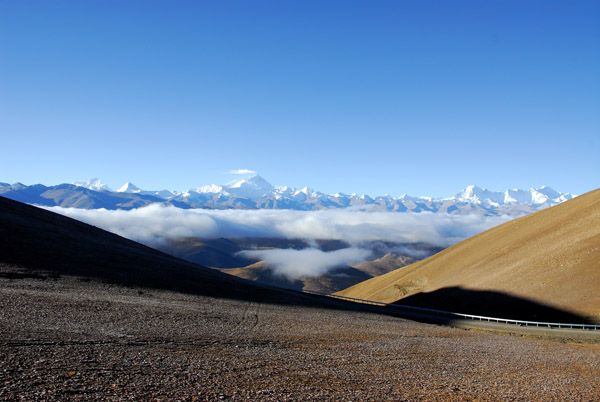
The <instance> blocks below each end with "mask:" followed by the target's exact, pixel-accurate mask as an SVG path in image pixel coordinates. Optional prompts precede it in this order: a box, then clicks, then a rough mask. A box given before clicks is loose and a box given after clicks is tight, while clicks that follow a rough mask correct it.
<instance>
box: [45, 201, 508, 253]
mask: <svg viewBox="0 0 600 402" xmlns="http://www.w3.org/2000/svg"><path fill="white" fill-rule="evenodd" d="M47 209H48V210H50V211H52V212H56V213H59V214H62V215H66V216H68V217H71V218H74V219H77V220H80V221H83V222H86V223H89V224H91V225H94V226H97V227H100V228H102V229H105V230H108V231H110V232H113V233H117V234H119V235H121V236H123V237H127V238H129V239H132V240H135V241H139V242H141V243H145V244H148V245H158V244H160V243H162V242H164V241H166V240H168V239H174V238H179V237H192V236H195V237H202V238H220V237H224V238H243V237H270V238H286V239H306V240H314V239H335V240H344V241H346V242H348V243H350V244H351V245H359V244H360V243H362V242H368V241H389V242H397V243H416V242H425V243H429V244H433V245H435V246H440V247H448V246H450V245H452V244H454V243H457V242H459V241H461V240H464V239H466V238H468V237H470V236H473V235H475V234H477V233H480V232H482V231H484V230H487V229H490V228H492V227H494V226H497V225H499V224H501V223H504V222H506V221H508V220H510V218H509V217H506V216H502V217H497V216H494V217H489V216H480V215H449V214H441V213H425V212H424V213H419V214H415V213H399V212H359V211H345V210H339V209H336V210H326V211H290V210H266V209H261V210H205V209H180V208H176V207H173V206H164V205H160V204H152V205H149V206H146V207H143V208H138V209H133V210H129V211H124V210H106V209H91V210H87V209H77V208H61V207H50V208H47Z"/></svg>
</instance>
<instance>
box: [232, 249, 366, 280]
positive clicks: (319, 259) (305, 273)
mask: <svg viewBox="0 0 600 402" xmlns="http://www.w3.org/2000/svg"><path fill="white" fill-rule="evenodd" d="M239 254H241V255H242V256H244V257H248V258H257V259H260V260H262V261H265V262H266V263H267V265H268V266H269V267H271V268H272V269H273V271H274V272H275V273H276V274H278V275H283V276H286V277H288V278H292V279H297V278H302V277H317V276H321V275H323V274H324V273H326V272H327V271H328V270H329V269H331V268H335V267H338V266H340V265H347V264H351V263H354V262H362V261H365V260H366V259H367V258H368V257H369V256H370V255H371V251H370V250H365V249H362V248H357V247H349V248H344V249H341V250H335V251H330V252H325V251H321V250H319V249H316V248H307V249H304V250H294V249H272V250H246V251H242V252H240V253H239Z"/></svg>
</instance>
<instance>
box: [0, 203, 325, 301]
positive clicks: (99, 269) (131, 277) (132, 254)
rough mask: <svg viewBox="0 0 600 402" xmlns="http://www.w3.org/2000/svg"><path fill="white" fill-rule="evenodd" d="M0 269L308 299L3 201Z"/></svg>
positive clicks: (21, 274)
mask: <svg viewBox="0 0 600 402" xmlns="http://www.w3.org/2000/svg"><path fill="white" fill-rule="evenodd" d="M0 267H1V269H0V275H1V276H3V277H7V278H27V277H41V278H44V277H52V276H56V275H72V276H78V277H87V278H95V279H100V280H104V281H108V282H113V283H119V284H124V285H131V286H143V287H152V288H159V289H172V290H177V291H184V292H187V293H193V294H199V295H207V296H215V297H226V298H235V299H245V300H257V299H260V300H261V301H268V302H277V303H292V304H295V303H304V302H306V300H308V298H307V297H306V296H303V295H299V294H294V293H289V292H285V291H279V290H273V289H267V288H265V287H263V286H260V285H257V284H253V283H252V282H249V281H246V280H243V279H239V278H235V277H232V276H230V275H226V274H223V273H221V272H219V271H216V270H213V269H210V268H206V267H203V266H201V265H197V264H194V263H191V262H188V261H184V260H181V259H178V258H175V257H173V256H171V255H168V254H165V253H162V252H160V251H157V250H154V249H152V248H150V247H146V246H144V245H141V244H139V243H136V242H133V241H131V240H128V239H125V238H123V237H120V236H118V235H115V234H113V233H109V232H106V231H104V230H102V229H98V228H96V227H94V226H91V225H88V224H85V223H82V222H79V221H76V220H74V219H71V218H67V217H65V216H62V215H58V214H55V213H52V212H49V211H46V210H44V209H41V208H37V207H33V206H30V205H26V204H22V203H20V202H17V201H13V200H9V199H7V198H4V197H0ZM311 302H314V301H311Z"/></svg>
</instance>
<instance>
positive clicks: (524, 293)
mask: <svg viewBox="0 0 600 402" xmlns="http://www.w3.org/2000/svg"><path fill="white" fill-rule="evenodd" d="M450 287H452V288H456V287H460V288H461V289H467V290H476V291H481V290H491V291H494V292H502V293H507V294H510V295H513V296H517V297H520V298H526V299H530V300H533V301H535V302H538V303H542V304H545V305H549V306H551V307H554V308H558V309H561V310H566V311H571V312H575V313H578V314H580V315H583V316H586V317H588V318H589V319H592V320H594V321H600V190H595V191H592V192H590V193H587V194H585V195H582V196H580V197H577V198H575V199H573V200H571V201H567V202H565V203H563V204H560V205H557V206H555V207H552V208H548V209H546V210H543V211H540V212H537V213H534V214H531V215H528V216H525V217H522V218H519V219H516V220H513V221H510V222H507V223H505V224H503V225H500V226H498V227H495V228H493V229H490V230H488V231H486V232H484V233H481V234H479V235H477V236H474V237H472V238H470V239H467V240H465V241H463V242H461V243H458V244H456V245H454V246H452V247H450V248H448V249H446V250H444V251H442V252H440V253H438V254H436V255H434V256H432V257H430V258H428V259H426V260H423V261H419V262H417V263H414V264H412V265H409V266H408V267H405V268H400V269H398V270H395V271H392V272H390V273H388V274H386V275H382V276H379V277H375V278H373V279H370V280H368V281H365V282H362V283H359V284H357V285H355V286H352V287H350V288H348V289H345V290H343V291H341V292H339V294H341V295H344V296H350V297H356V298H361V299H369V300H377V301H383V302H389V303H391V302H396V301H397V300H399V299H403V298H404V299H405V300H407V299H406V298H407V297H408V296H412V295H415V294H418V293H421V292H434V291H438V290H440V289H444V288H450ZM444 307H445V306H444V305H440V306H439V308H440V309H444Z"/></svg>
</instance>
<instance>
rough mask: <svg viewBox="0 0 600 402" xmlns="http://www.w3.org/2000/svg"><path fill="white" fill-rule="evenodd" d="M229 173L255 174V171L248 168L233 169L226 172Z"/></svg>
mask: <svg viewBox="0 0 600 402" xmlns="http://www.w3.org/2000/svg"><path fill="white" fill-rule="evenodd" d="M227 173H229V174H256V171H254V170H250V169H235V170H230V171H229V172H227Z"/></svg>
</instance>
